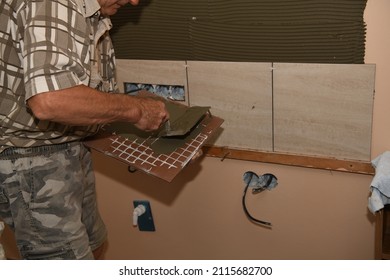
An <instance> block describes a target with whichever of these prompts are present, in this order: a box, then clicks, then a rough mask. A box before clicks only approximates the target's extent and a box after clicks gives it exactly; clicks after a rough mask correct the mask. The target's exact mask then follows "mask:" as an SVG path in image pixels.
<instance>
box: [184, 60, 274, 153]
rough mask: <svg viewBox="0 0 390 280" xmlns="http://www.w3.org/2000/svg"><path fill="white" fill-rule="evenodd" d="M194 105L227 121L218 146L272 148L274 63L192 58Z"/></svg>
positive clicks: (191, 85)
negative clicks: (210, 60) (207, 60)
mask: <svg viewBox="0 0 390 280" xmlns="http://www.w3.org/2000/svg"><path fill="white" fill-rule="evenodd" d="M187 71H188V87H189V94H190V105H191V106H193V105H202V106H211V112H212V113H213V114H215V115H216V116H218V117H221V118H223V119H224V120H225V121H224V123H223V124H222V128H223V131H222V133H221V134H220V136H219V137H218V139H217V140H216V142H215V145H216V146H228V147H231V148H242V149H253V150H262V151H272V84H271V82H272V79H271V63H237V62H236V63H232V62H200V61H189V62H188V69H187Z"/></svg>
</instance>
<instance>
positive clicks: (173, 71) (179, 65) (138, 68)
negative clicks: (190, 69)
mask: <svg viewBox="0 0 390 280" xmlns="http://www.w3.org/2000/svg"><path fill="white" fill-rule="evenodd" d="M117 76H118V85H119V88H120V90H121V91H123V90H124V89H123V83H124V82H131V83H145V84H163V85H180V86H184V90H185V94H186V98H185V100H186V101H185V102H184V103H186V104H187V105H188V90H187V77H186V63H185V61H167V60H164V61H163V60H127V59H118V60H117Z"/></svg>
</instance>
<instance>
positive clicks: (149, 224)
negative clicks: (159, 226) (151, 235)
mask: <svg viewBox="0 0 390 280" xmlns="http://www.w3.org/2000/svg"><path fill="white" fill-rule="evenodd" d="M140 204H142V205H143V206H145V210H146V211H145V213H144V214H142V215H141V216H139V217H138V229H139V230H140V231H156V228H155V227H154V221H153V216H152V209H151V208H150V203H149V201H147V200H134V201H133V205H134V208H136V207H137V206H138V205H140Z"/></svg>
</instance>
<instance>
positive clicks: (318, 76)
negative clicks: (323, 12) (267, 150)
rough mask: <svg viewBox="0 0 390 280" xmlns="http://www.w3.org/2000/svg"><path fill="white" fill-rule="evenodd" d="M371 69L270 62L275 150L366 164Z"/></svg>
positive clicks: (372, 67) (357, 66)
mask: <svg viewBox="0 0 390 280" xmlns="http://www.w3.org/2000/svg"><path fill="white" fill-rule="evenodd" d="M374 81H375V65H329V64H328V65H325V64H294V63H291V64H288V63H276V64H274V137H275V142H274V143H275V151H276V152H287V153H297V154H304V155H319V156H327V157H336V158H346V159H356V160H370V148H371V129H372V112H373V95H374Z"/></svg>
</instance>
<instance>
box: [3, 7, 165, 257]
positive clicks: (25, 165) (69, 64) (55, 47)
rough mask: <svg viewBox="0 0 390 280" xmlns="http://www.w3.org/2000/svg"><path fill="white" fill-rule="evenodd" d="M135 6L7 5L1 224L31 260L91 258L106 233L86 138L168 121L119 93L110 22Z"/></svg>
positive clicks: (158, 109)
mask: <svg viewBox="0 0 390 280" xmlns="http://www.w3.org/2000/svg"><path fill="white" fill-rule="evenodd" d="M127 3H130V4H132V5H137V4H138V0H129V1H127V0H126V1H125V0H119V1H114V0H3V1H1V2H0V55H1V56H0V131H1V132H0V219H2V220H3V221H4V222H6V223H7V224H8V225H9V226H10V227H11V228H12V229H13V230H14V232H15V237H16V241H17V246H18V249H19V251H20V254H21V256H22V258H24V259H93V258H94V256H93V252H95V253H96V252H99V251H101V248H102V246H103V244H104V242H105V239H106V229H105V226H104V224H103V222H102V220H101V218H100V215H99V212H98V210H97V206H96V197H95V182H94V174H93V171H92V167H91V157H90V151H89V150H88V149H86V148H85V147H84V146H83V144H82V139H83V138H85V137H87V136H90V135H92V134H94V133H96V132H97V130H98V128H99V127H100V126H101V125H102V124H105V123H110V122H115V121H126V122H129V125H135V126H136V127H138V128H139V129H142V130H145V131H153V130H156V129H158V128H159V127H160V126H161V124H163V123H164V122H165V121H166V120H167V119H168V118H169V115H168V112H167V111H166V109H165V105H164V103H163V102H161V101H156V100H154V99H150V98H140V97H131V96H128V95H125V94H118V93H116V92H117V85H116V83H115V77H114V72H115V60H114V53H113V49H112V45H111V40H110V37H109V35H108V31H109V29H110V28H111V22H110V19H109V16H111V15H113V14H115V13H116V12H117V10H118V9H119V8H120V7H121V6H123V5H125V4H127Z"/></svg>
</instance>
